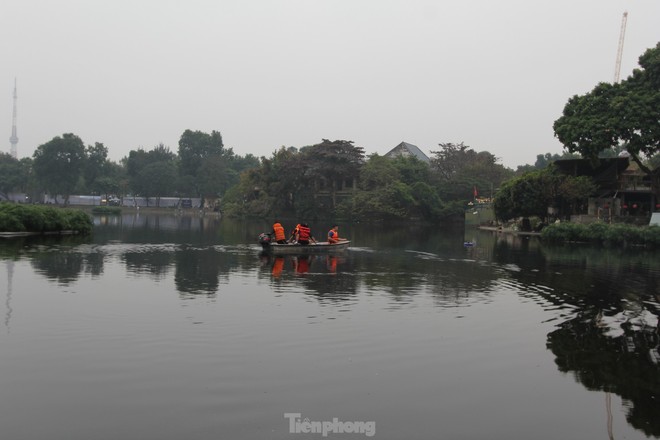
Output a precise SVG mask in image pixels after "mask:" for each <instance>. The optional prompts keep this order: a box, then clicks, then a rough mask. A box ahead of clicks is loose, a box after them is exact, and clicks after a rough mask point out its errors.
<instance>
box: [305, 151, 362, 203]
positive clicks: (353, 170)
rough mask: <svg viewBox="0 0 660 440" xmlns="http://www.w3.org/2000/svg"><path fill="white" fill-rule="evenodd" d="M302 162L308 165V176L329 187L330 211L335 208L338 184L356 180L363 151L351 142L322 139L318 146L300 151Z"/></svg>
mask: <svg viewBox="0 0 660 440" xmlns="http://www.w3.org/2000/svg"><path fill="white" fill-rule="evenodd" d="M300 152H301V154H302V156H303V158H302V160H303V162H304V163H306V164H307V165H308V168H307V173H308V176H309V177H310V178H311V179H312V180H315V181H318V180H321V181H324V182H325V183H326V184H328V186H329V188H328V189H329V190H330V193H331V198H332V209H334V208H336V206H337V198H336V193H337V189H341V188H337V186H338V184H340V183H341V182H347V181H349V180H353V179H357V178H358V176H359V172H360V168H361V167H362V164H363V162H364V149H363V148H362V147H356V146H354V145H353V141H344V140H335V141H329V140H328V139H323V140H322V142H321V143H320V144H316V145H312V146H309V147H304V148H302V149H301V151H300Z"/></svg>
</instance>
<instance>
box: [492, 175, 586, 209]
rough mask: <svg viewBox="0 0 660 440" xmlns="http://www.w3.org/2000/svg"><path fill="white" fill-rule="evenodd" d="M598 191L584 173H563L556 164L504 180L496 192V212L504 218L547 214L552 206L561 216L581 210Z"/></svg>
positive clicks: (494, 204)
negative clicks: (577, 175)
mask: <svg viewBox="0 0 660 440" xmlns="http://www.w3.org/2000/svg"><path fill="white" fill-rule="evenodd" d="M595 191H596V185H595V184H594V182H593V181H592V180H591V179H590V178H589V177H585V176H580V177H573V176H567V175H563V174H561V173H559V172H558V170H557V169H556V168H555V167H554V166H550V167H548V168H544V169H542V170H538V171H533V172H530V173H526V174H523V175H522V176H518V177H515V178H513V179H511V180H508V181H506V182H504V183H503V184H502V185H501V186H500V189H499V190H498V191H497V194H496V195H495V201H494V203H493V208H494V210H495V216H496V217H497V218H498V219H500V220H503V221H506V220H510V219H513V218H517V217H532V216H537V217H540V218H546V217H547V211H548V208H549V207H554V208H556V209H557V210H558V212H559V215H560V216H565V215H569V214H574V213H577V212H579V211H580V209H581V208H582V206H583V205H585V204H586V201H587V199H588V197H589V196H591V195H592V194H593V193H594V192H595Z"/></svg>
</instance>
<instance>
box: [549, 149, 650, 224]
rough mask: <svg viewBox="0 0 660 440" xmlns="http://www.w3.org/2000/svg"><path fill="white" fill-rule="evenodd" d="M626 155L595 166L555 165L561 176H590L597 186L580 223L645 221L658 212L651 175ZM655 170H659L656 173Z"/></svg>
mask: <svg viewBox="0 0 660 440" xmlns="http://www.w3.org/2000/svg"><path fill="white" fill-rule="evenodd" d="M629 156H630V155H619V157H616V158H605V159H599V160H598V161H597V162H596V163H592V162H591V161H590V160H588V159H560V160H557V161H555V162H554V163H555V165H556V166H557V168H558V169H559V171H560V172H561V173H563V174H566V175H569V176H575V177H577V176H589V177H591V178H592V179H593V181H594V183H595V184H596V185H597V187H598V193H597V194H596V196H595V197H592V198H590V199H589V204H588V213H587V215H586V216H584V215H583V216H581V217H583V218H582V219H581V220H580V221H585V220H586V221H590V220H592V219H601V220H610V219H611V218H612V217H615V218H617V217H642V218H648V217H650V216H651V214H652V213H653V212H654V211H658V212H660V200H658V199H656V197H655V194H654V192H653V184H652V182H651V176H649V175H647V174H646V173H644V172H643V171H641V170H640V169H639V166H638V165H637V164H636V163H635V162H632V161H630V159H629ZM658 171H660V168H658V169H657V170H656V171H655V172H658ZM589 217H590V218H591V219H590V218H589ZM646 224H648V223H646Z"/></svg>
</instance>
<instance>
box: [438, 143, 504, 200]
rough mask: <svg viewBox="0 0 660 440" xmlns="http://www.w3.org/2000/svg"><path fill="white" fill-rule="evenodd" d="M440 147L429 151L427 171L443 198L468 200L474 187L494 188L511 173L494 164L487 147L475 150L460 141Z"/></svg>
mask: <svg viewBox="0 0 660 440" xmlns="http://www.w3.org/2000/svg"><path fill="white" fill-rule="evenodd" d="M440 147H441V150H440V151H432V152H431V153H432V154H433V157H432V158H431V172H432V175H433V177H434V180H435V183H436V186H437V189H438V193H439V194H440V195H441V196H442V198H443V199H445V200H449V201H454V200H468V199H470V198H472V195H473V191H474V188H475V187H476V188H478V189H481V190H482V192H483V191H484V190H486V189H488V190H490V189H491V188H493V189H494V188H497V187H498V186H499V185H500V183H501V182H503V181H504V180H506V179H508V178H510V177H512V176H513V174H514V172H513V170H510V169H509V168H506V167H504V166H503V165H501V164H498V163H497V161H498V159H497V158H496V157H495V156H494V155H492V154H491V153H489V152H488V151H480V152H476V151H475V150H473V149H471V148H470V147H468V146H467V145H464V144H463V143H462V142H461V143H460V144H452V143H447V144H440Z"/></svg>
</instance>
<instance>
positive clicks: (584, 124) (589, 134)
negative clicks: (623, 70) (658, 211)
mask: <svg viewBox="0 0 660 440" xmlns="http://www.w3.org/2000/svg"><path fill="white" fill-rule="evenodd" d="M639 65H640V67H641V68H640V69H635V70H634V71H633V73H632V75H631V76H629V77H628V78H627V79H625V80H623V81H621V82H620V83H617V84H608V83H600V84H598V85H596V87H595V88H594V89H593V90H592V91H591V92H589V93H587V94H585V95H581V96H578V95H575V96H573V97H572V98H570V99H569V100H568V103H567V104H566V106H565V107H564V111H563V114H562V116H561V117H560V118H559V119H557V120H556V121H555V122H554V125H553V128H554V131H555V136H557V138H558V139H559V141H560V142H561V143H562V144H563V145H564V147H565V148H566V149H567V150H568V151H569V152H571V153H576V152H577V153H580V154H581V155H582V156H584V157H587V158H592V159H595V158H597V157H598V155H599V153H601V152H602V151H604V150H607V149H611V148H615V147H616V146H618V145H620V144H623V145H624V146H625V149H626V150H627V151H628V153H630V157H631V158H632V160H633V161H635V162H636V163H637V164H638V165H639V167H640V169H641V170H643V171H644V172H645V173H647V174H649V175H651V176H654V179H653V181H654V189H655V191H656V194H657V193H658V191H660V185H659V183H660V182H659V179H660V175H659V173H658V172H655V173H654V172H653V170H652V169H651V168H650V167H649V166H648V165H647V162H646V161H645V160H644V159H645V158H646V159H650V158H651V157H653V156H654V155H655V154H657V153H658V152H660V116H659V115H660V43H658V44H657V45H656V47H654V48H651V49H648V50H647V51H646V52H644V54H643V55H642V56H640V57H639Z"/></svg>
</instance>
